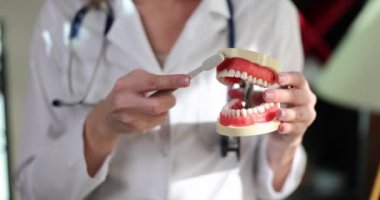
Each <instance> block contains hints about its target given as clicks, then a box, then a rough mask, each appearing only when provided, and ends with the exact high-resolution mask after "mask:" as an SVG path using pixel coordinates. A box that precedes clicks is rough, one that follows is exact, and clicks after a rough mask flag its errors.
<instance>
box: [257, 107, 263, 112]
mask: <svg viewBox="0 0 380 200" xmlns="http://www.w3.org/2000/svg"><path fill="white" fill-rule="evenodd" d="M257 109H258V111H259V113H264V112H265V108H264V106H258V108H257Z"/></svg>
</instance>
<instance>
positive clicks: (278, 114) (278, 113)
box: [277, 110, 285, 120]
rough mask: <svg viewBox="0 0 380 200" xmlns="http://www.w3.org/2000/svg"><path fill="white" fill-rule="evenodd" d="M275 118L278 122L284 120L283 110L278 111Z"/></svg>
mask: <svg viewBox="0 0 380 200" xmlns="http://www.w3.org/2000/svg"><path fill="white" fill-rule="evenodd" d="M277 118H278V119H279V120H284V119H285V112H284V111H283V110H278V112H277Z"/></svg>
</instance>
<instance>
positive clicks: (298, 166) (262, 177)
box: [255, 137, 306, 199]
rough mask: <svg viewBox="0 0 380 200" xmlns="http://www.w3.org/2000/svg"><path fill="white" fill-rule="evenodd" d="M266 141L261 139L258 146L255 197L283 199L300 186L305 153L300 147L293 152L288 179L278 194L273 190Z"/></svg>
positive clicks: (304, 165) (264, 138)
mask: <svg viewBox="0 0 380 200" xmlns="http://www.w3.org/2000/svg"><path fill="white" fill-rule="evenodd" d="M267 140H268V137H263V138H262V141H261V143H260V144H259V145H260V146H259V148H258V150H259V154H258V155H259V157H258V159H257V163H256V165H257V177H256V184H255V185H256V187H257V188H256V192H257V194H256V196H258V197H259V199H284V198H286V197H287V196H289V195H290V194H291V193H292V192H294V190H295V189H296V188H297V187H298V185H299V184H300V182H301V180H302V177H303V174H304V171H305V167H306V153H305V151H304V149H303V147H302V146H299V147H298V148H297V150H296V152H295V155H294V158H293V162H292V166H291V169H290V171H289V174H288V177H287V178H286V180H285V183H284V185H283V187H282V190H281V191H280V192H276V191H275V190H274V188H273V184H272V183H273V171H272V170H271V168H270V166H269V163H268V159H267Z"/></svg>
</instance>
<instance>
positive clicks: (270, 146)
mask: <svg viewBox="0 0 380 200" xmlns="http://www.w3.org/2000/svg"><path fill="white" fill-rule="evenodd" d="M281 137H282V136H280V137H278V135H271V136H270V137H268V143H267V152H268V161H269V163H270V164H271V166H272V168H281V167H284V166H287V165H289V164H290V163H291V162H292V161H293V157H294V155H295V152H296V150H297V148H298V147H299V146H300V145H301V144H302V138H293V139H292V140H290V139H288V138H286V139H284V138H281Z"/></svg>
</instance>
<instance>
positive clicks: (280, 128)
mask: <svg viewBox="0 0 380 200" xmlns="http://www.w3.org/2000/svg"><path fill="white" fill-rule="evenodd" d="M277 131H278V133H280V134H285V133H286V130H285V126H283V125H282V124H280V126H278V130H277Z"/></svg>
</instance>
